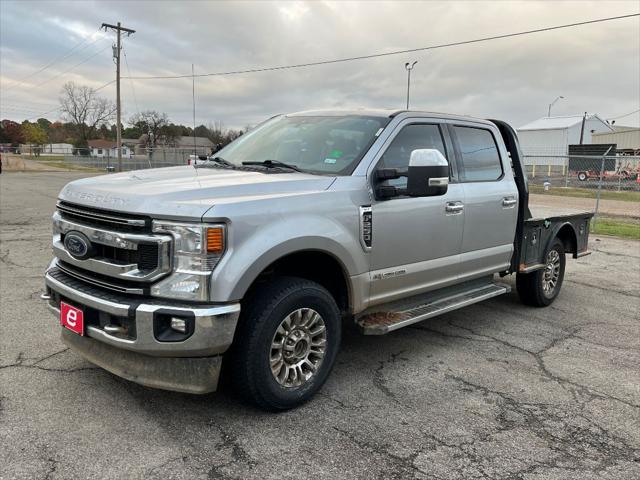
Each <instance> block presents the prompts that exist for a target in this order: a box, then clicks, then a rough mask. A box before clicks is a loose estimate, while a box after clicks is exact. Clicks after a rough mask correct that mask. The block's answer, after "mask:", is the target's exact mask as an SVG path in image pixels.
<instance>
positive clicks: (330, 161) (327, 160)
mask: <svg viewBox="0 0 640 480" xmlns="http://www.w3.org/2000/svg"><path fill="white" fill-rule="evenodd" d="M324 163H336V159H335V158H325V159H324Z"/></svg>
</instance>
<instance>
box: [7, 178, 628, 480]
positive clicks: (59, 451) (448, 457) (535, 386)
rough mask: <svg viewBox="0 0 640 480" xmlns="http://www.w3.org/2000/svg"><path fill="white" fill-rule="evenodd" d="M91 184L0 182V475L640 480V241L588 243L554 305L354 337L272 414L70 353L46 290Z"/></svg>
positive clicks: (490, 307)
mask: <svg viewBox="0 0 640 480" xmlns="http://www.w3.org/2000/svg"><path fill="white" fill-rule="evenodd" d="M81 175H82V174H78V173H66V172H65V173H57V172H55V173H54V172H32V173H3V174H2V175H1V176H0V204H1V211H0V212H1V213H0V225H1V232H0V317H1V321H0V346H1V351H0V444H1V445H2V448H0V478H3V479H10V478H40V479H56V478H209V479H265V478H292V479H294V478H295V479H299V478H327V479H338V478H340V479H343V478H344V479H349V478H363V479H371V478H381V479H405V478H424V479H476V478H477V479H482V478H487V479H522V480H524V479H527V480H534V479H536V480H537V479H567V478H570V479H612V480H613V479H615V480H619V479H637V478H640V243H639V242H635V241H623V240H618V239H613V238H607V237H592V239H591V240H592V243H591V248H592V250H593V252H594V253H593V255H591V256H588V257H585V258H582V259H580V260H571V261H570V262H569V265H568V267H567V274H566V277H565V284H564V288H563V291H562V293H561V295H560V297H559V298H558V300H557V301H556V302H555V303H554V305H553V306H551V307H549V308H546V309H533V308H530V307H525V306H522V305H521V304H520V303H519V301H518V298H517V295H516V294H515V293H511V294H510V295H505V296H502V297H497V298H495V299H493V300H490V301H488V302H485V303H481V304H477V305H474V306H471V307H468V308H466V309H463V310H459V311H457V312H452V313H450V314H447V315H445V316H442V317H439V318H437V319H434V320H430V321H427V322H423V323H422V324H419V325H417V326H415V327H413V328H406V329H402V330H399V331H396V332H394V333H392V334H389V335H387V336H382V337H362V336H359V335H358V334H357V333H356V332H353V331H349V332H348V333H347V334H346V336H345V338H344V341H343V345H342V350H341V353H340V355H339V357H338V362H337V365H336V367H335V369H334V371H333V374H332V375H331V377H330V379H329V381H328V383H327V384H326V385H325V387H324V388H323V390H322V391H321V393H320V394H319V395H318V396H317V397H316V398H315V399H314V400H313V401H311V402H310V403H309V404H307V405H305V406H303V407H302V408H299V409H297V410H293V411H290V412H286V413H282V414H277V415H276V414H267V413H263V412H261V411H257V410H255V409H252V408H250V407H247V406H245V405H243V404H241V403H239V402H238V401H237V400H236V398H235V397H234V396H233V394H232V393H230V392H227V391H222V392H219V393H216V394H212V395H206V396H189V395H184V394H178V393H171V392H164V391H158V390H152V389H148V388H144V387H141V386H138V385H136V384H133V383H129V382H127V381H124V380H121V379H119V378H117V377H115V376H113V375H111V374H109V373H107V372H105V371H103V370H101V369H99V368H96V367H94V366H92V365H91V364H89V363H87V362H86V361H84V360H83V359H81V358H80V357H79V356H77V355H76V354H74V353H73V352H72V351H69V350H67V349H66V348H65V347H64V345H63V344H62V343H61V341H60V340H59V333H60V332H59V329H60V327H59V326H58V324H57V320H56V319H54V318H53V317H52V316H51V314H50V313H49V312H48V311H47V309H46V308H45V305H44V304H43V302H42V301H41V300H39V295H40V294H41V292H42V289H43V282H42V273H43V270H44V268H45V266H46V265H47V263H48V261H49V259H50V256H51V252H50V241H51V234H50V231H51V228H50V217H51V213H52V212H53V209H54V206H55V199H56V195H57V193H58V191H59V190H60V188H61V187H62V186H63V185H64V184H65V183H66V182H68V181H70V180H72V179H74V178H79V177H80V176H81ZM508 281H509V282H510V283H511V284H512V285H513V284H514V282H513V280H508Z"/></svg>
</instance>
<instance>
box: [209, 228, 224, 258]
mask: <svg viewBox="0 0 640 480" xmlns="http://www.w3.org/2000/svg"><path fill="white" fill-rule="evenodd" d="M223 250H224V232H223V228H222V227H213V228H207V253H222V251H223Z"/></svg>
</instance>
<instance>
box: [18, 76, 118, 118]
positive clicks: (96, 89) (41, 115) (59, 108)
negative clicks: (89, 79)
mask: <svg viewBox="0 0 640 480" xmlns="http://www.w3.org/2000/svg"><path fill="white" fill-rule="evenodd" d="M115 82H116V81H115V80H111V81H109V82H107V83H105V84H103V85H101V86H99V87H98V88H94V89H93V91H94V92H98V91H100V90H102V89H103V88H106V87H108V86H109V85H111V84H113V83H115ZM59 110H61V107H60V106H57V107H56V108H52V109H51V110H47V111H46V112H40V113H38V114H37V115H33V116H32V117H29V118H25V119H24V120H27V121H28V120H33V119H34V118H41V117H44V116H45V115H47V114H49V113H52V112H56V111H59ZM25 111H26V110H25ZM31 111H32V112H33V111H34V110H31ZM24 120H23V121H24Z"/></svg>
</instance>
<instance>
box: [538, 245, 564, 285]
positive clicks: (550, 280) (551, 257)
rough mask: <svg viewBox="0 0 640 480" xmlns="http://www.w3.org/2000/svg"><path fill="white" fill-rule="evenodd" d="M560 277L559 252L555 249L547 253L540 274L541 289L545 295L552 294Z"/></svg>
mask: <svg viewBox="0 0 640 480" xmlns="http://www.w3.org/2000/svg"><path fill="white" fill-rule="evenodd" d="M559 278H560V254H559V253H558V252H557V250H551V251H550V252H549V253H547V265H546V266H545V268H544V274H543V275H542V291H543V292H544V294H545V295H546V296H547V297H550V296H552V295H553V292H554V291H555V289H556V286H557V285H558V279H559Z"/></svg>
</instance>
